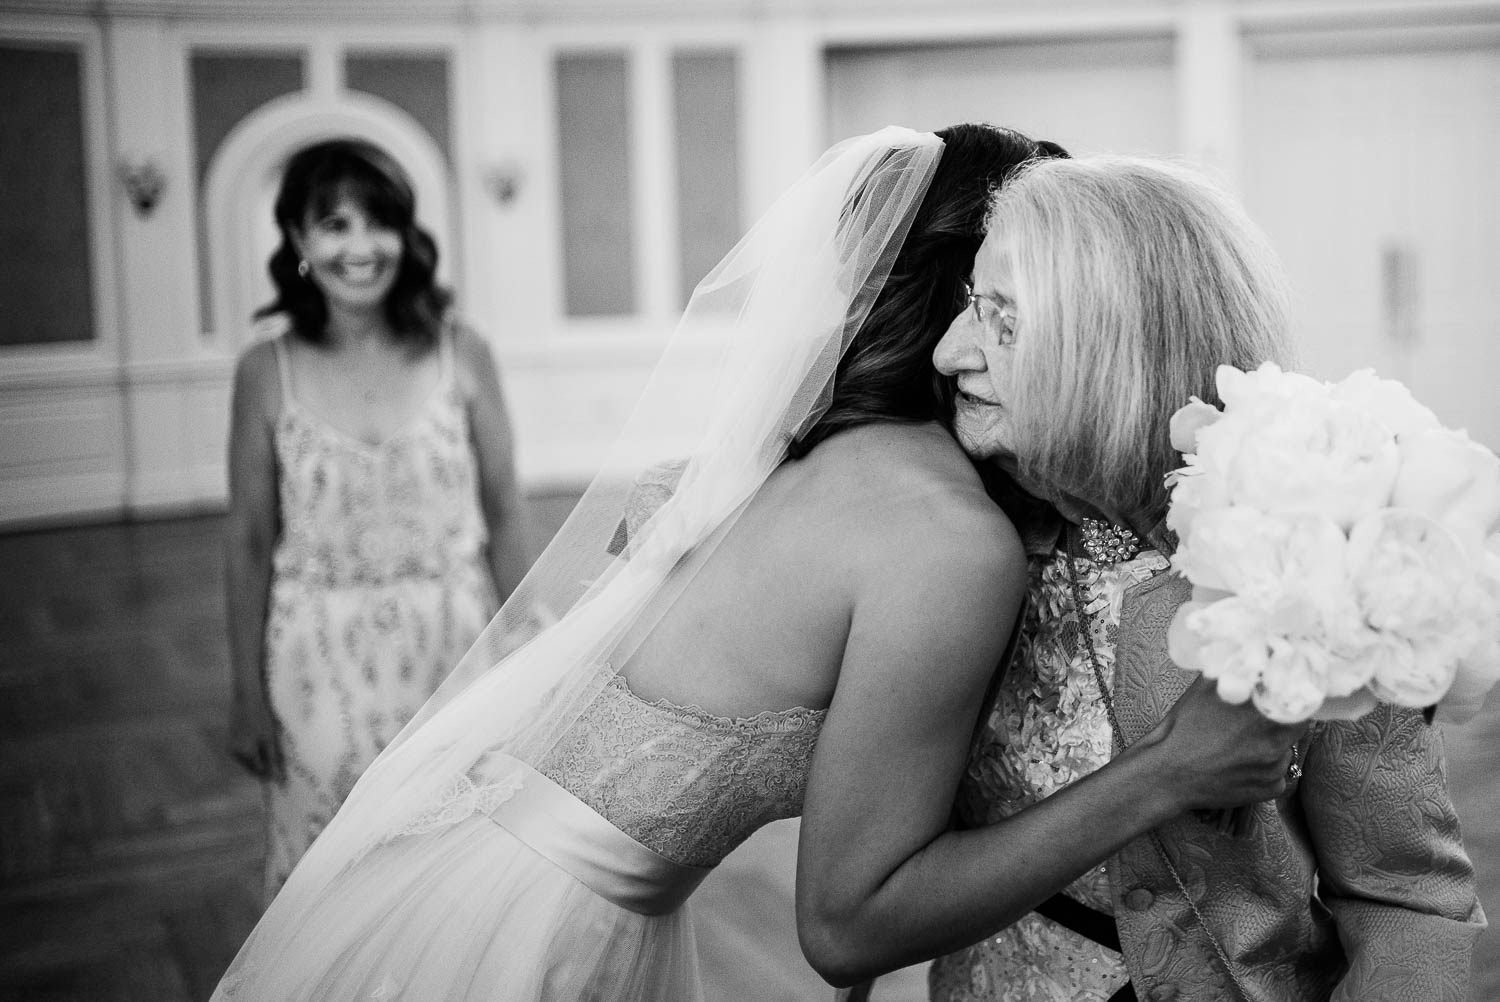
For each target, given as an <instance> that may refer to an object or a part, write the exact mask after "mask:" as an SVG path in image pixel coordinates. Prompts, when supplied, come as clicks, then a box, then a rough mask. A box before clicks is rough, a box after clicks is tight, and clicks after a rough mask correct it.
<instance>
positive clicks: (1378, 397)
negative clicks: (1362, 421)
mask: <svg viewBox="0 0 1500 1002" xmlns="http://www.w3.org/2000/svg"><path fill="white" fill-rule="evenodd" d="M1331 391H1332V395H1333V398H1334V399H1335V400H1342V401H1344V402H1345V403H1349V404H1353V405H1354V406H1355V407H1358V408H1359V409H1360V410H1362V411H1364V412H1365V413H1367V414H1369V415H1371V416H1372V417H1374V418H1376V419H1377V420H1379V421H1380V422H1381V423H1383V424H1384V425H1385V426H1386V427H1387V428H1389V429H1390V431H1391V434H1392V435H1395V436H1396V437H1398V438H1399V437H1401V436H1402V435H1410V434H1412V433H1413V432H1418V431H1431V430H1434V429H1436V428H1439V427H1441V425H1439V424H1438V419H1437V415H1435V414H1433V413H1432V411H1430V410H1428V409H1427V408H1426V407H1424V406H1422V405H1421V404H1419V403H1417V401H1416V398H1415V397H1413V396H1412V395H1411V391H1410V390H1408V389H1407V388H1406V387H1405V386H1404V385H1402V384H1401V383H1398V382H1396V381H1395V380H1394V379H1381V378H1380V377H1379V376H1377V375H1375V370H1373V369H1360V370H1359V371H1358V372H1355V373H1351V374H1350V375H1348V376H1346V377H1344V378H1343V379H1342V380H1340V381H1339V382H1337V383H1334V384H1333V386H1332V387H1331Z"/></svg>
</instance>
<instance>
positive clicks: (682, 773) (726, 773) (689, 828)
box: [537, 675, 826, 866]
mask: <svg viewBox="0 0 1500 1002" xmlns="http://www.w3.org/2000/svg"><path fill="white" fill-rule="evenodd" d="M825 713H826V711H823V710H808V709H802V708H800V707H798V708H793V709H790V710H779V711H774V710H773V711H767V712H765V713H759V714H756V715H755V716H753V717H746V718H738V719H733V718H728V717H720V716H716V715H714V714H711V713H707V712H705V711H703V710H701V709H699V708H697V707H693V706H677V705H675V704H672V703H667V702H664V701H649V700H645V699H642V698H641V697H639V696H637V695H635V694H634V693H633V692H631V691H630V688H629V686H628V685H627V684H626V682H625V679H624V678H623V677H622V676H619V675H614V676H612V677H611V678H610V680H609V683H608V684H607V685H606V686H605V687H604V688H603V689H602V690H601V692H600V693H599V695H598V696H597V697H596V698H595V699H594V701H593V702H592V703H591V704H590V705H589V707H588V708H587V709H586V710H585V711H584V713H583V716H582V717H581V718H580V719H579V720H578V721H577V722H576V723H575V724H574V725H573V726H572V728H571V729H570V730H569V731H568V732H567V734H565V735H564V737H563V738H562V740H561V741H559V742H558V744H557V745H556V747H554V748H553V749H552V751H551V752H549V753H548V754H547V756H546V757H545V758H544V759H543V761H542V762H541V763H540V764H539V765H538V766H537V768H538V770H539V771H540V772H541V773H543V774H544V775H546V776H547V777H548V778H550V779H552V780H553V781H554V782H556V783H557V784H558V785H560V786H562V787H563V788H564V789H566V790H567V791H568V792H569V793H572V794H573V795H574V796H575V797H577V798H579V799H580V800H582V801H583V802H584V803H586V804H588V805H589V806H590V807H592V808H593V809H594V810H595V811H597V812H598V813H599V814H601V815H603V816H604V817H605V818H607V819H608V820H609V821H610V823H611V824H613V825H614V826H615V827H616V828H619V829H620V830H621V831H623V832H625V833H626V834H627V835H630V836H631V837H632V838H634V839H635V840H636V841H638V842H640V843H642V844H643V845H645V846H647V847H648V848H650V849H653V850H655V851H656V852H658V853H660V854H661V855H663V856H666V857H667V858H668V859H671V860H674V861H676V862H679V863H684V864H688V865H690V866H712V865H714V864H716V863H718V862H719V861H720V860H721V859H723V858H724V857H725V856H726V855H728V854H729V852H730V850H732V849H733V848H734V847H735V846H737V845H739V844H740V843H741V842H743V841H744V840H745V839H746V838H748V837H749V836H750V834H751V833H752V832H754V831H755V830H756V829H757V828H759V827H761V826H762V825H765V824H767V823H769V822H771V821H776V820H778V819H780V818H789V817H796V816H797V815H798V814H800V813H801V812H802V797H803V794H804V792H805V791H806V788H807V770H808V766H809V764H810V763H811V761H812V753H813V747H814V746H815V745H816V743H817V740H818V731H819V729H820V727H821V726H822V723H823V718H824V716H825Z"/></svg>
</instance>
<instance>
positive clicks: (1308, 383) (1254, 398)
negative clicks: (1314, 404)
mask: <svg viewBox="0 0 1500 1002" xmlns="http://www.w3.org/2000/svg"><path fill="white" fill-rule="evenodd" d="M1214 387H1215V388H1216V389H1217V390H1218V391H1219V399H1220V400H1222V401H1224V409H1225V410H1226V411H1227V410H1230V409H1231V408H1245V407H1256V406H1261V405H1268V406H1272V407H1274V406H1275V405H1276V403H1277V402H1278V401H1282V400H1291V399H1294V398H1296V399H1304V400H1305V399H1327V398H1328V396H1329V388H1328V386H1327V384H1325V383H1320V382H1318V381H1317V380H1316V379H1313V378H1312V377H1311V376H1304V375H1303V374H1302V373H1300V372H1285V371H1283V370H1282V368H1281V366H1279V365H1277V364H1276V363H1275V362H1262V363H1261V364H1260V367H1259V368H1257V369H1255V370H1253V371H1251V372H1242V371H1240V370H1239V369H1236V368H1235V367H1234V366H1232V365H1221V366H1219V368H1218V369H1217V370H1215V372H1214Z"/></svg>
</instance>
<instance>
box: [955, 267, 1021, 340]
mask: <svg viewBox="0 0 1500 1002" xmlns="http://www.w3.org/2000/svg"><path fill="white" fill-rule="evenodd" d="M964 309H966V310H973V311H974V319H975V321H977V322H978V323H979V326H980V327H981V328H982V329H983V330H985V331H986V332H988V333H989V335H990V337H991V338H993V340H994V346H995V347H999V348H1010V347H1012V346H1013V345H1015V343H1016V313H1015V310H1013V309H1012V308H1011V307H1009V306H1005V305H1001V304H1000V303H997V302H995V301H994V300H993V299H991V298H990V297H988V296H985V295H981V294H980V293H977V292H975V291H974V284H973V283H972V282H970V281H968V280H967V279H965V280H964Z"/></svg>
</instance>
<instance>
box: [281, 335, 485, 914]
mask: <svg viewBox="0 0 1500 1002" xmlns="http://www.w3.org/2000/svg"><path fill="white" fill-rule="evenodd" d="M273 344H274V348H275V351H276V359H277V365H278V368H279V371H280V375H281V398H282V409H281V413H280V415H279V416H278V419H277V421H276V425H275V433H274V439H275V450H276V460H277V467H278V492H279V499H280V510H281V535H280V538H279V540H278V541H277V545H276V552H275V555H274V557H273V565H272V566H273V573H272V580H271V598H270V608H269V613H268V617H267V625H266V647H265V652H266V653H265V659H266V676H267V683H268V688H269V692H270V698H271V707H272V709H273V710H274V712H275V714H276V718H277V721H278V722H279V723H280V725H281V741H282V749H283V753H284V755H285V760H286V773H287V775H286V781H285V782H284V783H270V784H267V786H266V790H267V794H266V797H267V809H268V814H269V822H270V824H269V833H268V843H267V858H266V899H267V900H268V901H269V900H270V898H271V897H273V896H274V895H275V893H276V891H277V889H278V888H280V886H281V884H282V883H283V882H285V880H286V878H287V875H288V874H290V873H291V870H292V868H293V867H294V866H295V865H296V863H297V860H298V859H300V858H301V856H302V854H303V853H304V852H306V851H307V847H308V846H309V845H311V844H312V841H313V839H315V838H316V837H317V835H318V833H319V832H320V831H322V830H323V828H324V826H326V825H327V823H328V821H329V820H330V819H331V818H332V817H333V815H334V813H335V812H336V811H337V810H338V807H339V804H341V803H342V802H343V800H344V798H345V797H346V796H347V795H348V793H349V790H350V788H351V787H352V786H353V785H354V781H355V780H356V779H358V778H359V775H360V773H361V772H362V771H364V769H365V767H366V766H368V765H369V764H370V762H371V761H372V760H373V759H374V758H375V756H376V754H378V753H379V752H380V750H381V749H382V748H384V747H385V745H386V743H387V742H389V741H390V740H391V738H392V737H394V736H395V734H396V732H397V731H399V730H400V729H401V728H402V727H403V726H404V725H405V724H406V722H407V721H408V720H409V719H411V717H412V715H413V714H415V713H416V711H417V710H418V709H419V708H420V707H421V706H422V704H423V703H424V702H425V701H426V700H427V697H428V696H429V695H431V694H432V691H433V690H434V689H435V688H437V685H438V683H439V682H441V681H442V680H443V678H444V677H445V676H446V675H447V673H448V672H449V670H451V669H452V667H453V666H454V665H455V664H457V663H458V660H459V658H460V657H461V656H462V655H463V653H464V652H465V651H466V650H467V649H468V647H469V645H470V644H471V643H472V642H473V640H474V638H475V637H476V636H478V635H479V632H480V630H482V629H483V628H484V626H485V624H487V623H488V622H489V620H490V617H491V616H492V615H493V614H494V612H495V609H496V608H497V606H498V602H497V599H496V595H495V591H494V585H493V583H492V581H491V579H490V575H489V572H488V570H487V567H486V564H485V561H484V548H485V543H486V530H485V523H484V519H483V517H482V514H481V511H480V508H479V494H478V486H477V484H478V478H477V471H476V465H475V460H474V454H473V450H472V448H471V447H470V439H469V426H468V417H467V413H466V410H465V407H464V400H463V396H462V393H461V391H460V389H459V387H458V381H457V379H456V377H455V373H454V363H453V349H452V343H451V339H450V338H449V337H447V336H444V337H443V338H441V339H440V342H439V352H440V360H441V361H440V365H441V376H440V379H439V385H438V387H437V389H436V391H435V392H434V393H433V395H432V396H431V398H430V399H429V400H428V401H427V402H426V404H425V405H424V406H423V407H422V409H421V410H420V411H419V412H418V413H417V414H416V415H415V416H414V417H413V418H412V420H411V421H410V422H409V423H408V424H406V425H405V426H404V427H402V428H401V429H400V430H398V431H397V432H395V433H394V434H393V435H391V436H390V437H388V438H387V439H385V440H384V441H382V442H380V443H379V444H378V445H371V444H369V443H367V442H364V441H362V440H359V439H357V438H354V437H352V436H350V435H347V434H345V433H343V432H341V431H340V430H338V429H337V428H335V427H333V426H331V425H329V424H328V423H327V422H325V421H323V420H322V419H320V418H319V417H317V416H316V415H314V414H312V413H310V412H309V411H307V410H306V409H305V408H303V407H302V406H301V405H300V404H299V403H298V401H297V387H296V384H295V380H294V379H293V374H292V371H291V366H290V365H289V364H288V354H287V351H288V349H287V345H286V343H285V341H284V339H277V340H276V341H275V342H274V343H273Z"/></svg>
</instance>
